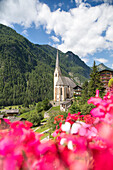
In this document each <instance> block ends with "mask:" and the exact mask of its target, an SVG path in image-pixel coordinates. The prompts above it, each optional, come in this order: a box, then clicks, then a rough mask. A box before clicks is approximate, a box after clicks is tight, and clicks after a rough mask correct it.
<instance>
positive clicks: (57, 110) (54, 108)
mask: <svg viewBox="0 0 113 170" xmlns="http://www.w3.org/2000/svg"><path fill="white" fill-rule="evenodd" d="M55 112H60V106H56V107H52V108H51V110H50V111H49V113H55Z"/></svg>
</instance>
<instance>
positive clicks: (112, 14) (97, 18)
mask: <svg viewBox="0 0 113 170" xmlns="http://www.w3.org/2000/svg"><path fill="white" fill-rule="evenodd" d="M76 1H77V2H82V0H80V1H78V0H76ZM0 22H1V23H3V24H6V25H12V24H14V23H17V24H21V25H23V26H24V27H30V26H31V25H32V23H34V24H35V26H36V27H37V28H39V27H40V25H42V26H43V27H44V29H45V30H46V33H48V34H50V33H51V32H52V31H54V33H55V35H56V37H57V36H60V37H61V40H62V43H61V44H60V45H59V46H58V48H59V49H60V50H62V51H63V52H67V51H72V52H74V53H75V54H77V55H79V56H80V57H84V56H87V55H88V54H94V53H95V52H97V51H101V50H103V49H113V6H111V5H107V4H102V5H99V6H95V7H86V6H85V4H84V3H81V4H80V5H79V7H78V8H73V9H71V10H70V11H68V12H66V11H61V10H60V9H58V10H56V11H54V12H51V10H50V8H49V7H48V6H47V5H46V4H43V3H40V2H39V1H36V0H27V3H26V1H25V0H18V1H14V0H4V1H0ZM103 32H106V34H105V36H104V37H103V36H102V33H103ZM57 42H58V41H57Z"/></svg>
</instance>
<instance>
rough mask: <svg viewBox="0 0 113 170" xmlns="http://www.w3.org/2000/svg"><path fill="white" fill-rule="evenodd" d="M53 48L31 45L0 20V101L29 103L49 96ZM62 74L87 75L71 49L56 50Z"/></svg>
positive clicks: (88, 69) (86, 67) (51, 94)
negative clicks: (64, 51)
mask: <svg viewBox="0 0 113 170" xmlns="http://www.w3.org/2000/svg"><path fill="white" fill-rule="evenodd" d="M56 52H57V49H55V48H53V47H51V46H48V45H35V44H33V43H31V42H30V41H28V40H27V39H26V38H24V37H23V36H21V35H20V34H18V33H16V31H14V30H13V29H11V28H10V27H6V26H4V25H2V24H0V105H1V106H2V105H15V104H22V103H32V102H38V101H41V100H43V99H44V98H45V97H46V98H49V99H52V98H53V73H54V67H55V60H56ZM59 60H60V66H61V71H62V74H63V75H65V76H69V75H71V76H72V77H73V78H74V77H79V79H80V80H81V82H83V81H85V80H86V79H87V78H89V72H90V68H89V67H88V66H87V65H86V64H85V63H84V62H83V61H81V60H80V58H79V57H78V56H76V55H74V54H73V53H72V52H67V53H66V54H64V53H62V52H61V51H59Z"/></svg>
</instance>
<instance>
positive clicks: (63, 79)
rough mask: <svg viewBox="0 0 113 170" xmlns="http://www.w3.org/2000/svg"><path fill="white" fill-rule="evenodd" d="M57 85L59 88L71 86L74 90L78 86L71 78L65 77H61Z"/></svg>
mask: <svg viewBox="0 0 113 170" xmlns="http://www.w3.org/2000/svg"><path fill="white" fill-rule="evenodd" d="M56 85H57V86H70V87H72V88H74V87H75V86H76V84H75V83H74V81H73V80H72V79H70V78H69V77H64V76H60V77H59V79H58V81H57V83H56Z"/></svg>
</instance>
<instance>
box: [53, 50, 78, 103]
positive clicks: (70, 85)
mask: <svg viewBox="0 0 113 170" xmlns="http://www.w3.org/2000/svg"><path fill="white" fill-rule="evenodd" d="M75 86H76V84H75V83H74V81H73V80H72V79H71V78H69V77H64V76H62V73H61V70H60V66H59V58H58V50H57V57H56V67H55V71H54V102H61V101H65V100H66V99H69V98H71V97H73V93H74V87H75Z"/></svg>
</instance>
